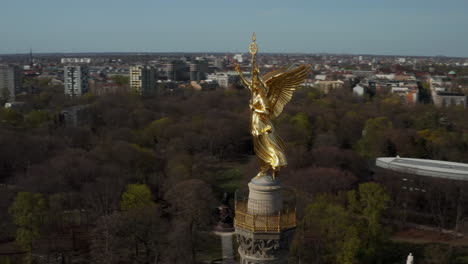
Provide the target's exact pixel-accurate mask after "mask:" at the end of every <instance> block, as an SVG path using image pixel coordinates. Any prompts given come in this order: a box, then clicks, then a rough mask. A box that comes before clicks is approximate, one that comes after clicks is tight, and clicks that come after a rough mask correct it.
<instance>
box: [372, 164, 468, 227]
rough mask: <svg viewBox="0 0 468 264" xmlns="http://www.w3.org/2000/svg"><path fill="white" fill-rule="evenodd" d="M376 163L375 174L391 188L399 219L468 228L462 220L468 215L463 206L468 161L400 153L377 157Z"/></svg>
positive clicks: (467, 179)
mask: <svg viewBox="0 0 468 264" xmlns="http://www.w3.org/2000/svg"><path fill="white" fill-rule="evenodd" d="M375 165H376V167H375V169H374V173H375V174H374V178H375V180H376V181H377V182H379V183H381V184H382V185H384V186H385V187H386V189H387V190H388V191H389V193H390V196H391V198H392V200H393V202H392V207H393V208H391V210H390V211H393V212H395V213H396V215H394V217H396V218H397V219H398V220H400V221H405V222H413V223H418V224H424V225H428V224H429V225H439V227H440V226H442V228H450V229H452V228H454V227H455V228H456V229H458V230H459V231H463V230H464V231H465V232H466V231H468V225H467V223H463V221H459V219H463V218H465V217H467V216H468V215H467V214H468V212H467V211H466V210H465V209H463V210H460V209H461V208H464V205H462V204H463V203H466V201H467V198H466V196H465V193H466V188H467V186H468V164H465V163H458V162H448V161H440V160H426V159H413V158H400V157H399V156H397V157H381V158H377V159H376V164H375ZM454 201H455V202H454ZM441 218H444V219H443V221H440V220H441Z"/></svg>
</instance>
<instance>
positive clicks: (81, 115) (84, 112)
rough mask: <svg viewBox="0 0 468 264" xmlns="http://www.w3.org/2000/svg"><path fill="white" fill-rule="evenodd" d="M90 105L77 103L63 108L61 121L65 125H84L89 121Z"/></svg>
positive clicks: (60, 116) (60, 115)
mask: <svg viewBox="0 0 468 264" xmlns="http://www.w3.org/2000/svg"><path fill="white" fill-rule="evenodd" d="M89 120H90V112H89V105H77V106H73V107H69V108H66V109H64V110H62V111H61V112H60V114H59V122H60V124H61V125H65V126H74V127H77V126H82V125H85V124H87V123H88V122H89Z"/></svg>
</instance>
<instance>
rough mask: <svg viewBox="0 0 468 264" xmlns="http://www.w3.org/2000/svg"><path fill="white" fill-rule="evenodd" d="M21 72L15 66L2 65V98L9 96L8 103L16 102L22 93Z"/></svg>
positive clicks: (0, 80)
mask: <svg viewBox="0 0 468 264" xmlns="http://www.w3.org/2000/svg"><path fill="white" fill-rule="evenodd" d="M20 85H21V72H20V68H19V67H18V66H15V65H0V97H1V98H2V97H4V96H8V99H7V101H8V102H14V101H15V98H16V94H17V93H18V92H19V91H20Z"/></svg>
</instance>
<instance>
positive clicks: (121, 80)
mask: <svg viewBox="0 0 468 264" xmlns="http://www.w3.org/2000/svg"><path fill="white" fill-rule="evenodd" d="M112 80H113V81H114V82H115V83H116V84H117V85H120V86H124V85H129V82H130V78H129V77H128V76H123V75H115V76H113V77H112Z"/></svg>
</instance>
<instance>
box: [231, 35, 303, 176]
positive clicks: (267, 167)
mask: <svg viewBox="0 0 468 264" xmlns="http://www.w3.org/2000/svg"><path fill="white" fill-rule="evenodd" d="M252 40H253V42H252V44H251V45H250V53H251V54H252V78H251V80H250V81H249V80H247V79H246V78H245V77H244V75H243V73H242V70H241V69H240V67H239V65H237V64H236V65H235V68H236V71H237V72H238V73H239V75H240V78H241V80H242V82H243V83H244V85H245V86H246V87H248V88H249V89H250V91H251V94H252V97H251V99H250V110H251V111H252V118H251V133H252V136H253V143H254V150H255V154H256V156H257V159H258V161H259V163H260V172H259V173H258V174H257V176H255V177H256V178H260V177H264V176H268V175H271V177H272V179H273V180H275V179H276V178H277V177H278V176H279V170H280V169H281V168H282V167H285V166H286V165H287V161H286V154H285V150H284V142H283V140H282V139H281V138H280V137H279V136H278V134H277V133H276V131H275V127H274V126H273V120H274V119H276V118H277V117H278V116H279V115H280V114H281V112H283V108H284V106H285V105H286V104H287V103H288V102H289V101H290V100H291V98H292V95H293V93H294V91H295V89H296V88H297V87H298V86H299V85H300V84H301V83H303V82H304V81H305V80H306V79H307V77H308V76H309V72H310V66H309V65H301V66H299V67H296V68H293V67H291V66H285V67H282V68H280V69H277V70H274V71H272V72H269V73H267V74H265V75H264V76H263V77H261V76H260V71H259V68H258V65H257V61H256V55H257V52H258V46H257V43H256V37H255V33H254V34H253V36H252Z"/></svg>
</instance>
